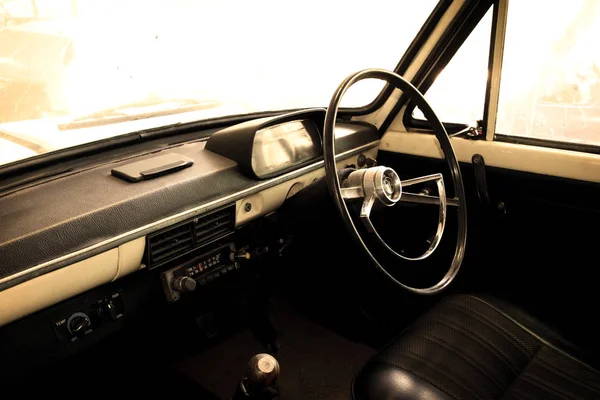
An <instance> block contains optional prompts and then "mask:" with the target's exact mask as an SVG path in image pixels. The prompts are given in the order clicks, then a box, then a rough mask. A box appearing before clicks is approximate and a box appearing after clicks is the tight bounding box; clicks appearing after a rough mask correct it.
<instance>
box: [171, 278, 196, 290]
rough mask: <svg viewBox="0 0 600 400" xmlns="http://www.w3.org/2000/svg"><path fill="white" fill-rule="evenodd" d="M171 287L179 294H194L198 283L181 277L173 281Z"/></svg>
mask: <svg viewBox="0 0 600 400" xmlns="http://www.w3.org/2000/svg"><path fill="white" fill-rule="evenodd" d="M171 287H172V288H173V290H177V291H178V292H192V291H194V290H195V289H196V281H195V280H194V279H192V278H190V277H189V276H180V277H178V278H175V279H173V281H172V282H171Z"/></svg>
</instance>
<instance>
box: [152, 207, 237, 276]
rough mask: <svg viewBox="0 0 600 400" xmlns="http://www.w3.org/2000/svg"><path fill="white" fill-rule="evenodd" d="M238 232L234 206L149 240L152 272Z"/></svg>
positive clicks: (169, 229)
mask: <svg viewBox="0 0 600 400" xmlns="http://www.w3.org/2000/svg"><path fill="white" fill-rule="evenodd" d="M234 229H235V206H233V205H232V206H229V207H228V208H226V209H222V210H220V211H217V212H214V213H212V214H209V215H206V216H202V217H200V218H196V219H194V220H191V221H188V222H186V223H183V224H180V225H177V226H175V227H172V228H167V229H166V230H163V231H160V232H157V233H155V234H151V235H149V236H148V245H147V251H148V254H147V259H146V260H147V261H148V263H149V266H150V268H155V267H157V266H160V265H163V264H165V263H167V262H170V261H171V260H175V259H176V258H178V257H179V256H181V255H183V254H187V253H189V252H190V251H192V250H195V249H198V248H200V247H202V246H204V245H207V244H208V243H210V242H213V241H215V240H218V239H220V238H222V237H224V236H226V235H227V234H229V233H231V232H233V230H234Z"/></svg>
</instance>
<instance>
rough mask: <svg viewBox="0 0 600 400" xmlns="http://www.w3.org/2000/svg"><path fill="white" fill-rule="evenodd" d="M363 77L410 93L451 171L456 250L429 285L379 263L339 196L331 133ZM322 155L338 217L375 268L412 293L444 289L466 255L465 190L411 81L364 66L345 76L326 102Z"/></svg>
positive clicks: (442, 133) (446, 141)
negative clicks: (343, 102) (411, 282)
mask: <svg viewBox="0 0 600 400" xmlns="http://www.w3.org/2000/svg"><path fill="white" fill-rule="evenodd" d="M364 79H380V80H383V81H386V82H388V83H390V84H392V85H394V86H395V87H396V88H398V89H400V90H402V92H403V93H405V94H406V95H408V96H409V98H410V99H411V100H412V101H413V102H414V103H415V105H416V106H418V107H419V109H420V110H421V111H422V112H423V114H424V115H425V118H426V119H427V121H428V122H429V123H430V125H431V127H432V129H433V132H434V134H435V136H436V138H437V140H438V143H439V144H440V148H441V149H442V151H443V153H444V156H445V159H446V161H447V164H448V167H449V168H450V174H451V177H452V182H453V186H454V194H455V197H456V200H457V202H458V205H457V210H458V229H457V231H458V232H457V233H458V236H457V242H456V249H455V252H454V258H453V260H452V263H451V265H450V268H449V269H448V271H447V273H446V274H445V275H444V277H443V278H442V279H441V280H440V281H439V282H437V283H436V284H434V285H433V286H430V287H426V288H417V287H412V286H409V285H407V284H404V283H402V282H400V281H399V280H398V279H396V278H395V277H394V276H393V275H392V274H391V273H389V272H388V271H387V270H386V269H385V267H384V266H383V265H381V263H380V262H379V260H377V258H376V257H375V256H374V255H373V253H372V252H371V251H370V250H369V249H368V247H367V245H366V244H365V242H364V241H363V239H362V237H361V235H360V233H359V232H358V230H357V228H356V226H355V224H354V221H353V220H352V217H351V215H350V212H349V210H348V207H347V205H346V202H345V200H344V198H343V196H342V191H341V189H342V188H341V182H340V179H339V176H338V173H337V164H336V155H335V134H334V132H335V123H336V120H337V112H338V109H339V105H340V103H341V100H342V98H343V96H344V94H345V93H346V91H347V90H348V89H349V88H350V87H351V86H352V85H354V84H355V83H356V82H359V81H361V80H364ZM323 156H324V161H325V174H326V180H327V186H328V188H329V192H330V194H331V197H332V199H333V201H334V204H335V205H336V208H337V210H338V212H339V214H340V216H341V217H342V220H343V222H344V225H345V226H346V228H347V229H348V231H349V232H350V234H351V236H352V237H353V238H354V239H355V241H356V242H357V243H358V244H359V246H361V247H362V248H363V250H364V251H365V252H366V254H367V255H368V257H369V258H370V259H371V261H372V262H373V264H374V265H375V267H376V268H377V269H378V270H379V271H381V272H382V273H384V274H385V275H386V276H387V277H388V278H390V279H391V280H392V281H393V282H394V283H395V284H397V285H398V286H400V287H402V288H404V289H406V290H408V291H411V292H413V293H417V294H423V295H432V294H436V293H439V292H441V291H442V290H444V289H446V288H447V287H448V286H449V285H450V283H451V282H452V281H453V280H454V278H455V277H456V274H457V273H458V270H459V269H460V266H461V265H462V261H463V259H464V255H465V248H466V237H467V212H466V203H465V190H464V184H463V179H462V175H461V172H460V168H459V164H458V160H457V159H456V154H455V153H454V149H453V148H452V143H451V142H450V138H449V136H448V133H447V132H446V129H445V128H444V125H443V124H442V122H441V121H440V119H439V118H438V117H437V115H436V114H435V112H434V111H433V109H432V108H431V106H430V105H429V104H428V103H427V101H426V100H425V98H424V97H423V95H422V94H421V93H420V92H419V91H418V89H417V88H415V87H414V86H413V85H412V84H411V83H410V82H408V81H407V80H406V79H404V78H403V77H401V76H400V75H398V74H396V73H394V72H391V71H387V70H383V69H365V70H362V71H359V72H356V73H354V74H352V75H350V76H348V77H347V78H346V79H345V80H344V81H343V82H342V83H341V84H340V85H339V86H338V88H337V89H336V91H335V93H334V94H333V96H332V98H331V101H330V103H329V107H328V108H327V113H326V115H325V123H324V129H323Z"/></svg>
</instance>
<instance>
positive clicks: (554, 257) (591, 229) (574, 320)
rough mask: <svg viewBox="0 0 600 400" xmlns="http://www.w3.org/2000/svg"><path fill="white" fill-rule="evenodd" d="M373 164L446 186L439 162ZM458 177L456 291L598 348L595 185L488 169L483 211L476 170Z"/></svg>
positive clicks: (390, 157)
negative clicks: (462, 232) (463, 221)
mask: <svg viewBox="0 0 600 400" xmlns="http://www.w3.org/2000/svg"><path fill="white" fill-rule="evenodd" d="M378 163H379V165H386V166H389V167H392V168H394V169H395V170H396V171H398V173H399V174H401V176H402V175H406V176H419V175H425V174H429V173H433V172H443V173H444V174H445V182H450V180H449V174H448V171H447V168H446V166H445V162H444V161H443V160H439V159H433V158H428V157H420V156H414V155H407V154H400V153H393V152H389V151H380V152H379V156H378ZM461 170H462V173H463V178H464V181H465V188H466V192H467V206H468V218H469V225H468V226H469V231H468V243H467V257H466V259H465V263H464V265H463V271H461V272H462V276H461V282H462V284H463V285H464V286H462V287H461V290H467V291H478V292H491V293H493V294H496V295H498V296H500V297H502V298H505V299H508V300H511V301H513V302H515V303H517V304H519V305H521V306H523V307H525V308H526V309H530V310H531V312H532V314H534V315H536V316H539V317H540V319H542V320H544V321H547V322H549V323H550V324H551V325H553V326H556V327H557V329H558V330H559V331H560V333H561V334H562V335H563V336H565V337H566V338H567V339H569V340H571V341H573V342H574V343H577V344H581V345H584V346H585V347H588V348H594V347H597V345H595V344H594V343H593V341H594V339H595V338H596V337H597V335H598V333H599V332H598V330H597V328H596V325H597V324H596V323H595V318H596V317H595V316H596V315H597V306H598V305H599V303H600V302H599V301H598V295H597V292H598V289H597V281H596V280H595V279H594V277H595V276H596V275H597V272H596V269H597V268H598V267H600V261H599V256H598V250H597V249H598V247H599V246H600V243H599V240H598V239H599V237H600V235H598V232H597V229H598V227H599V226H600V201H598V199H600V184H598V183H591V182H583V181H576V180H570V179H565V178H556V177H550V176H546V175H539V174H533V173H528V172H518V171H514V170H508V169H502V168H494V167H486V176H487V184H488V188H489V195H490V197H491V199H492V204H493V206H492V207H485V206H484V205H483V204H482V203H481V202H480V201H479V198H478V196H477V192H476V186H475V179H474V172H473V166H472V165H471V164H470V163H462V164H461ZM450 192H451V190H450ZM499 202H502V203H503V204H504V205H505V211H506V212H505V213H504V212H500V211H499V210H498V209H497V204H498V203H499ZM459 275H460V274H459Z"/></svg>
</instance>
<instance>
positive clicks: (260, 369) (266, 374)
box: [247, 353, 280, 387]
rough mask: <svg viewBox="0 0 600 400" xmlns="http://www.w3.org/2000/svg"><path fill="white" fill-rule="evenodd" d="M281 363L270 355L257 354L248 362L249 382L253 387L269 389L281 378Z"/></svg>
mask: <svg viewBox="0 0 600 400" xmlns="http://www.w3.org/2000/svg"><path fill="white" fill-rule="evenodd" d="M279 372H280V369H279V362H278V361H277V359H276V358H275V357H273V356H272V355H270V354H266V353H261V354H257V355H255V356H254V357H252V358H251V359H250V361H248V375H247V378H248V381H250V383H251V384H252V385H253V386H257V387H261V386H262V387H267V386H271V385H273V384H274V383H275V381H276V380H277V378H278V377H279Z"/></svg>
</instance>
